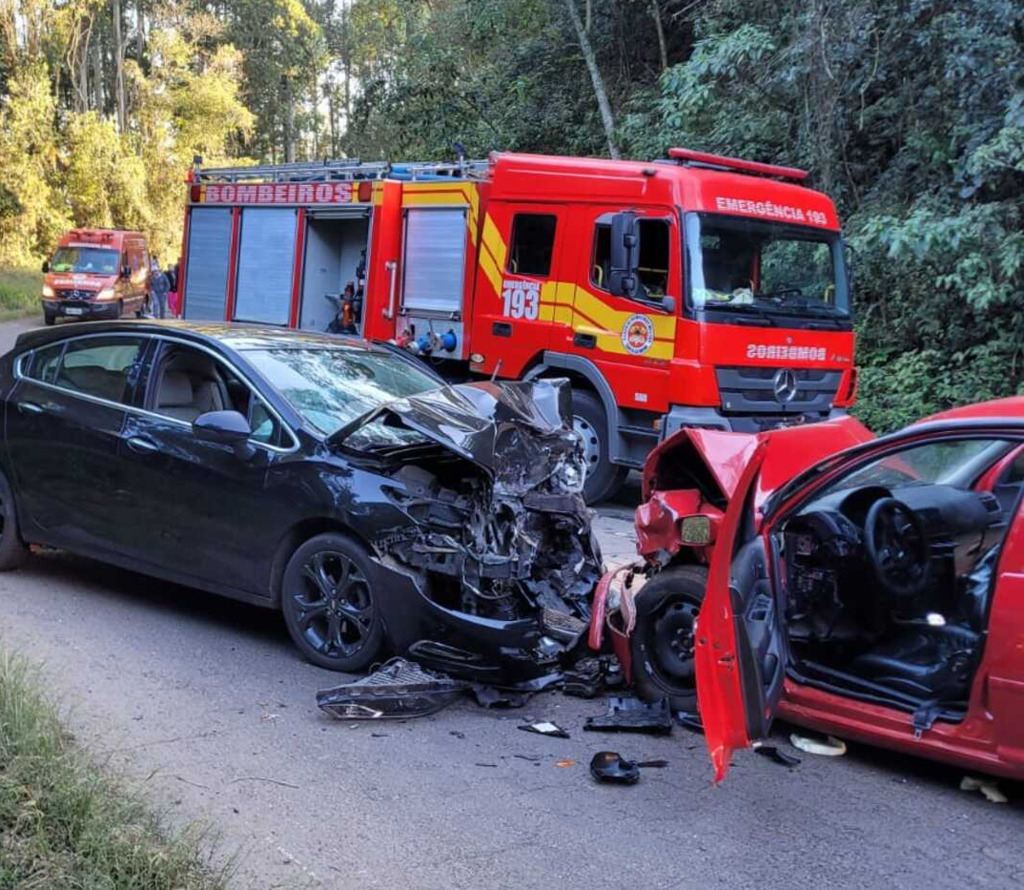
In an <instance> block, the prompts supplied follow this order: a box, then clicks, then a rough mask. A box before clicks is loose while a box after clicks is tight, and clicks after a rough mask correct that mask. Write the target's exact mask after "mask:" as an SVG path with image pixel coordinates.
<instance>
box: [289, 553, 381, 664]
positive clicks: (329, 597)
mask: <svg viewBox="0 0 1024 890" xmlns="http://www.w3.org/2000/svg"><path fill="white" fill-rule="evenodd" d="M373 587H374V584H373V564H372V562H371V560H370V559H369V558H368V557H367V556H366V554H365V553H364V552H363V551H362V548H360V547H358V545H356V544H355V543H353V542H352V541H350V540H349V539H348V538H346V537H345V536H343V535H339V534H325V535H318V536H317V537H315V538H312V539H311V540H309V541H307V542H306V543H305V544H303V545H302V546H301V547H299V549H298V550H296V551H295V554H294V555H293V556H292V558H291V560H290V561H289V563H288V566H287V568H286V569H285V573H284V579H283V583H282V590H281V610H282V612H283V613H284V618H285V623H286V624H287V626H288V632H289V633H290V634H291V637H292V640H293V641H294V643H295V645H296V646H298V648H299V650H300V651H301V652H302V654H303V655H304V656H305V657H306V658H307V659H308V660H309V661H311V662H313V663H314V664H317V665H319V666H320V667H325V668H328V669H330V670H336V671H358V670H361V669H363V668H365V667H367V666H368V665H370V664H372V663H373V662H374V660H376V659H377V658H378V656H379V654H380V651H381V648H382V644H383V641H384V629H383V624H382V622H381V620H380V616H379V614H378V611H377V606H376V602H375V600H374V595H373Z"/></svg>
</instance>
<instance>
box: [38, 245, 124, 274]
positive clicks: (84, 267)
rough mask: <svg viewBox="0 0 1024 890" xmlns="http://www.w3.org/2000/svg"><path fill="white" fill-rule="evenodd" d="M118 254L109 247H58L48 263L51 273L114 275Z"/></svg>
mask: <svg viewBox="0 0 1024 890" xmlns="http://www.w3.org/2000/svg"><path fill="white" fill-rule="evenodd" d="M117 260H118V252H117V251H116V250H113V249H112V248H109V247H58V248H57V250H56V251H55V252H54V254H53V259H52V260H51V261H50V270H51V271H53V272H84V273H90V272H91V273H92V274H93V275H116V274H117Z"/></svg>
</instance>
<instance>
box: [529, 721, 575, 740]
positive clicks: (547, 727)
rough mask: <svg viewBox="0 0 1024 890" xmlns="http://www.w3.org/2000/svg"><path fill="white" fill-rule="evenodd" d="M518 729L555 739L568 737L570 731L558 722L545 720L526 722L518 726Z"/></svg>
mask: <svg viewBox="0 0 1024 890" xmlns="http://www.w3.org/2000/svg"><path fill="white" fill-rule="evenodd" d="M517 729H521V730H523V732H535V733H537V734H538V735H546V736H549V737H550V738H553V739H567V738H569V733H567V732H566V731H565V730H564V729H562V727H561V726H559V725H558V724H557V723H551V722H550V721H545V722H543V723H524V724H521V725H520V726H518V727H517Z"/></svg>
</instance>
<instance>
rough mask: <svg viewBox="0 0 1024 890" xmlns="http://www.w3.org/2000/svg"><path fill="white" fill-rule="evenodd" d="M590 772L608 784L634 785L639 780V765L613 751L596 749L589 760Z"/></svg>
mask: <svg viewBox="0 0 1024 890" xmlns="http://www.w3.org/2000/svg"><path fill="white" fill-rule="evenodd" d="M590 774H591V775H592V776H593V777H594V778H595V779H597V781H598V782H605V783H607V784H609V785H635V784H636V783H637V782H638V781H640V765H639V764H638V763H636V761H633V760H625V759H623V757H622V755H621V754H617V753H616V752H614V751H598V752H597V753H596V754H595V755H594V756H593V757H592V758H591V760H590Z"/></svg>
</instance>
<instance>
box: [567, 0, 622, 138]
mask: <svg viewBox="0 0 1024 890" xmlns="http://www.w3.org/2000/svg"><path fill="white" fill-rule="evenodd" d="M565 6H566V9H567V10H568V12H569V18H570V19H571V20H572V26H573V28H574V29H575V31H576V39H577V40H578V41H579V44H580V49H581V50H583V59H584V61H585V62H586V63H587V70H588V71H589V72H590V81H591V83H592V84H593V85H594V97H595V98H596V99H597V107H598V109H599V110H600V112H601V123H602V124H603V125H604V135H605V138H606V139H607V140H608V154H609V155H611V157H613V158H618V157H619V148H618V146H617V145H616V144H615V118H614V117H613V116H612V107H611V105H610V104H609V103H608V93H606V92H605V88H604V80H602V78H601V69H600V68H598V67H597V57H596V56H595V55H594V48H593V47H592V46H591V45H590V38H589V37H587V32H586V31H585V30H584V29H583V22H582V21H580V13H579V10H577V9H576V0H565Z"/></svg>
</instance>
